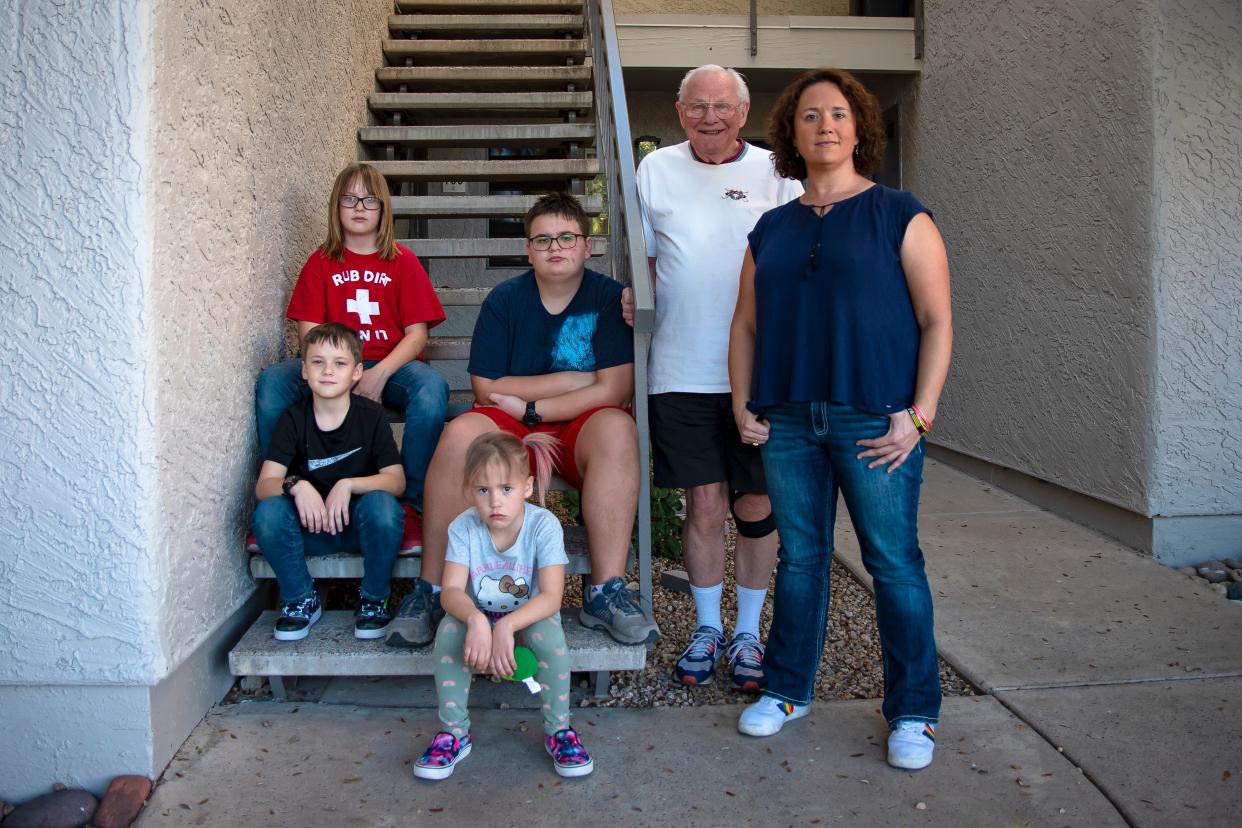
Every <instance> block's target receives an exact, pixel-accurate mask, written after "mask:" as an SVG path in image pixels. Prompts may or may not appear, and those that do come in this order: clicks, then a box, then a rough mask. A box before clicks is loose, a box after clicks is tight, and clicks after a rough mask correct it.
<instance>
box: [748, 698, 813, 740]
mask: <svg viewBox="0 0 1242 828" xmlns="http://www.w3.org/2000/svg"><path fill="white" fill-rule="evenodd" d="M810 712H811V706H810V705H809V704H790V703H789V702H787V701H781V700H780V699H774V698H772V697H771V696H761V697H760V699H759V701H757V702H755V703H754V704H752V705H750V706H748V707H747V708H746V709H745V710H743V711H742V715H741V716H740V717H738V720H737V729H738V731H739V732H741V733H745V734H746V735H747V736H772V735H774V734H776V733H780V730H781V728H782V727H784V725H785V722H792V721H793V720H794V719H801V718H802V717H803V716H805V715H806V714H807V713H810Z"/></svg>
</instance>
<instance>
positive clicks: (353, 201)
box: [341, 193, 380, 210]
mask: <svg viewBox="0 0 1242 828" xmlns="http://www.w3.org/2000/svg"><path fill="white" fill-rule="evenodd" d="M358 202H362V209H364V210H378V209H379V208H380V200H379V199H378V198H376V197H375V196H363V197H362V198H359V197H358V196H356V195H352V194H350V193H346V194H345V195H343V196H341V206H342V207H346V208H351V207H357V206H358Z"/></svg>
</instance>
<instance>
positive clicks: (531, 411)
mask: <svg viewBox="0 0 1242 828" xmlns="http://www.w3.org/2000/svg"><path fill="white" fill-rule="evenodd" d="M542 422H543V417H540V416H539V412H538V411H536V410H535V401H534V400H530V401H529V402H527V403H526V414H524V415H523V416H522V425H524V426H526V427H527V428H534V427H535V426H537V425H539V424H540V423H542Z"/></svg>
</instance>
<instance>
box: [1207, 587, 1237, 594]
mask: <svg viewBox="0 0 1242 828" xmlns="http://www.w3.org/2000/svg"><path fill="white" fill-rule="evenodd" d="M1230 586H1233V584H1229V585H1228V586H1226V585H1225V584H1209V585H1208V589H1210V590H1212V592H1215V593H1216V594H1217V595H1228V594H1229V587H1230Z"/></svg>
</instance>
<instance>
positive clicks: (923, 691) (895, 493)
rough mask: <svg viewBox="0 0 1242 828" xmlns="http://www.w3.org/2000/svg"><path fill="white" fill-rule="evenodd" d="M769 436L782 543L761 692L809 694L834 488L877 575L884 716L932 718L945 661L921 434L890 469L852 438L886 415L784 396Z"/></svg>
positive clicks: (820, 627)
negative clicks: (929, 567)
mask: <svg viewBox="0 0 1242 828" xmlns="http://www.w3.org/2000/svg"><path fill="white" fill-rule="evenodd" d="M765 416H766V417H767V420H768V423H769V424H770V426H771V431H770V432H769V435H768V442H767V444H766V445H764V447H763V468H764V471H765V472H766V474H767V478H768V497H770V498H771V499H772V511H773V513H774V514H775V516H776V526H777V529H778V530H779V531H780V538H781V546H780V551H779V563H778V565H777V568H776V591H775V593H774V595H773V615H772V629H771V632H770V633H769V635H768V644H767V652H766V654H765V656H764V659H763V672H764V675H765V676H766V677H767V680H768V684H767V689H766V690H765V693H766V694H767V695H769V696H773V697H775V698H777V699H780V700H782V701H787V702H793V703H794V704H807V703H809V702H810V701H811V697H812V695H813V691H814V686H815V673H816V669H817V668H818V666H819V661H820V658H821V656H822V655H823V651H824V635H825V631H826V627H827V620H828V594H829V575H830V570H829V565H830V563H831V560H832V549H833V525H834V523H835V522H836V506H837V493H838V492H840V493H841V495H842V496H843V497H844V499H845V505H846V507H847V508H848V509H849V512H850V518H851V519H852V520H853V523H854V528H855V531H856V532H857V534H858V544H859V547H860V549H861V550H862V561H863V566H864V567H866V569H867V572H869V573H870V574H871V577H872V579H873V581H874V584H875V605H876V606H875V610H876V621H877V626H879V629H880V647H881V650H882V652H883V656H884V705H883V713H884V718H885V719H886V720H887V721H888V723H889V725H890V726H891V725H895V724H896V723H897V722H898V721H900V720H903V719H913V720H917V721H926V722H931V723H933V724H934V723H936V722H937V721H938V720H939V718H940V670H939V665H938V662H937V660H936V642H935V640H934V636H933V630H932V601H931V589H930V587H929V586H928V584H927V575H926V574H925V573H924V571H923V552H922V550H920V549H919V541H918V509H919V487H920V485H921V484H922V480H923V443H922V442H921V441H920V442H919V444H918V445H917V446H915V447H914V450H913V451H911V452H910V455H909V456H908V457H907V458H906V462H905V463H904V464H903V465H902V466H901V468H899V469H898V470H897V471H895V472H893V473H892V474H889V473H888V471H887V469H886V467H884V466H877V467H876V468H874V469H868V468H867V463H869V462H872V461H873V460H874V458H866V459H863V460H858V459H856V455H857V454H858V453H859V452H861V451H864V450H865V449H864V448H862V447H860V446H858V445H856V444H855V443H856V441H858V440H861V439H869V438H875V437H880V436H882V435H884V434H885V433H886V432H887V431H888V425H889V418H888V416H887V415H884V414H868V413H866V412H864V411H859V410H858V409H855V408H851V407H850V406H847V405H839V404H836V403H822V402H817V403H784V404H782V405H778V406H774V407H772V408H770V409H768V410H767V412H766V415H765Z"/></svg>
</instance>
